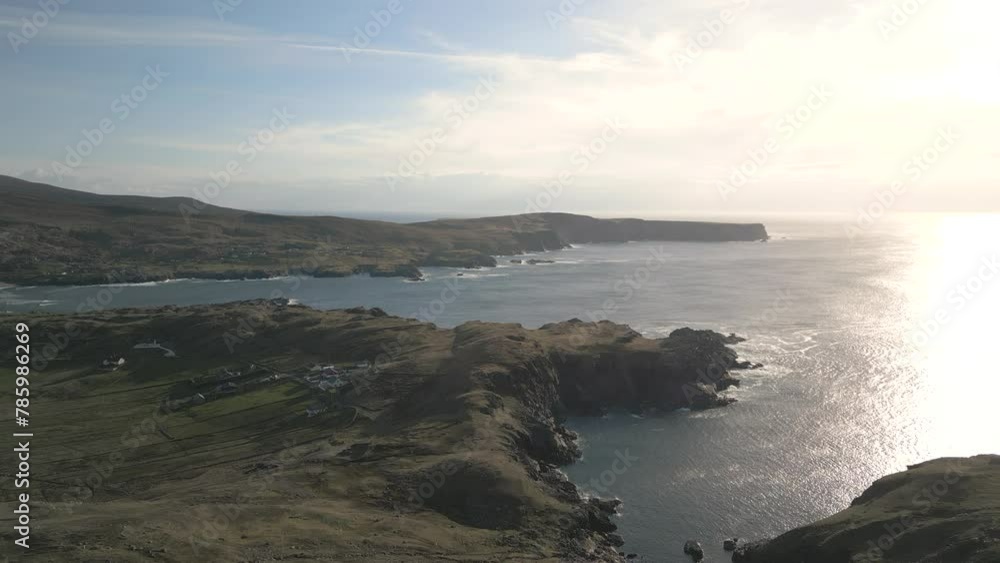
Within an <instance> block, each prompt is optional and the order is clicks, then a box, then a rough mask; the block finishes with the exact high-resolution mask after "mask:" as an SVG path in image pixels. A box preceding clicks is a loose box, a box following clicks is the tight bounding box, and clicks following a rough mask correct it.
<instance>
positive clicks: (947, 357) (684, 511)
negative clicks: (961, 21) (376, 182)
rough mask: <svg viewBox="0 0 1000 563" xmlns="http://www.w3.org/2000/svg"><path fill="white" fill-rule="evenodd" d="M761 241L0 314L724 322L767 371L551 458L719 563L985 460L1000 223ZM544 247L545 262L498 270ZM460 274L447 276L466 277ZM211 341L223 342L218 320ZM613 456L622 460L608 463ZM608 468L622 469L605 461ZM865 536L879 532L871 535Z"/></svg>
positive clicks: (993, 441) (638, 538) (925, 224)
mask: <svg viewBox="0 0 1000 563" xmlns="http://www.w3.org/2000/svg"><path fill="white" fill-rule="evenodd" d="M766 223H767V226H768V230H769V231H770V233H771V235H772V237H773V239H772V240H771V241H770V242H768V243H728V244H702V243H652V242H636V243H629V244H624V245H580V246H577V247H575V248H571V249H566V250H560V251H553V252H544V253H538V254H535V255H530V256H518V257H501V258H500V262H501V264H500V267H498V268H496V269H484V270H458V269H450V268H428V269H426V271H425V273H426V274H427V281H424V282H419V283H413V282H406V281H403V280H400V279H390V278H367V277H351V278H341V279H313V278H277V279H272V280H258V281H231V282H219V281H195V280H174V281H168V282H161V283H150V284H135V285H121V286H89V287H27V288H5V289H0V310H6V311H48V312H57V311H74V310H93V309H95V308H108V307H138V306H157V305H168V304H170V305H186V304H195V303H217V302H224V301H232V300H240V299H251V298H261V297H274V296H281V297H288V298H290V299H295V300H296V301H298V302H300V303H303V304H306V305H310V306H313V307H317V308H343V307H354V306H358V305H365V306H369V307H375V306H377V307H381V308H383V309H385V310H386V311H388V312H389V313H392V314H396V315H404V316H411V317H418V318H421V319H423V320H427V321H432V322H434V323H436V324H438V325H440V326H454V325H457V324H460V323H462V322H465V321H469V320H487V321H502V322H516V323H521V324H523V325H525V326H528V327H536V326H539V325H542V324H545V323H548V322H552V321H560V320H566V319H569V318H574V317H576V318H580V319H583V320H600V319H604V318H607V319H610V320H613V321H616V322H623V323H627V324H629V325H631V326H632V327H633V328H635V329H636V330H639V331H640V332H642V333H643V334H645V335H646V336H650V337H660V336H665V335H667V334H669V332H670V331H672V330H674V329H677V328H680V327H685V326H690V327H694V328H710V329H714V330H718V331H721V332H725V333H729V332H736V333H738V334H740V335H742V336H745V337H747V338H748V340H747V342H745V343H743V344H740V345H738V346H737V347H736V348H737V350H738V351H739V352H740V354H741V356H743V358H744V359H747V360H751V361H753V362H761V363H763V364H764V365H765V367H764V368H763V369H760V370H755V371H749V372H741V375H742V377H743V385H742V386H741V387H740V388H739V389H735V390H733V391H731V392H730V394H731V395H732V396H734V397H736V398H737V399H738V400H739V402H738V403H736V404H734V405H732V406H729V407H726V408H722V409H716V410H711V411H705V412H686V411H681V412H675V413H670V414H667V415H664V416H648V417H644V418H640V417H636V416H632V415H629V414H626V413H614V414H611V415H608V416H606V417H604V418H601V419H573V420H571V421H570V426H571V427H572V428H574V429H575V430H577V431H578V432H579V433H580V435H581V437H582V441H583V446H584V448H583V451H584V457H583V459H582V460H581V461H580V462H578V463H576V464H574V465H572V466H569V467H567V468H565V471H566V473H567V474H568V475H569V476H570V478H571V479H573V480H574V481H575V482H576V483H578V484H579V485H580V486H581V487H582V488H583V489H585V490H586V491H588V492H590V493H592V494H597V495H601V496H615V497H618V498H620V499H621V500H622V501H623V502H624V505H623V509H622V516H621V518H620V521H619V525H620V526H621V530H620V532H621V534H622V536H623V537H624V538H625V540H626V545H625V547H623V548H622V549H623V550H624V551H626V552H636V553H639V554H640V556H641V557H640V559H639V560H641V561H656V562H668V563H669V562H674V561H677V562H680V561H688V559H687V558H686V556H684V555H683V553H682V546H683V544H684V542H685V541H686V540H688V539H696V540H699V541H701V542H702V544H703V545H704V546H705V550H706V560H707V561H727V560H728V556H727V555H726V554H725V553H724V552H723V551H722V548H721V544H722V540H723V538H726V537H732V536H739V537H742V538H749V539H755V538H763V537H769V536H773V535H776V534H779V533H781V532H783V531H786V530H788V529H790V528H793V527H796V526H799V525H802V524H805V523H808V522H812V521H815V520H818V519H821V518H824V517H826V516H829V515H831V514H833V513H835V512H837V511H839V510H841V509H843V508H845V507H846V506H847V505H848V504H849V503H850V501H851V500H852V499H853V498H854V497H856V496H857V495H859V494H860V493H861V492H862V491H863V490H864V489H865V488H867V487H868V486H869V485H870V484H871V483H872V482H873V481H875V480H876V479H878V478H879V477H881V476H884V475H886V474H889V473H892V472H896V471H900V470H903V469H905V468H906V466H907V465H909V464H914V463H918V462H920V461H925V460H928V459H932V458H937V457H943V456H968V455H975V454H982V453H994V454H1000V433H998V432H997V428H1000V411H998V410H997V409H996V406H995V403H996V401H997V398H998V397H1000V373H998V366H1000V361H998V356H997V354H996V353H995V351H994V348H993V346H995V340H996V338H997V334H998V331H997V318H998V312H1000V289H998V288H997V286H1000V273H998V263H997V256H998V254H1000V217H997V216H983V215H897V216H894V217H892V218H886V219H885V220H882V221H878V222H875V223H874V224H872V225H864V226H863V227H864V228H863V229H861V230H860V232H857V231H855V232H853V236H849V235H848V232H847V230H846V228H845V227H847V226H848V225H851V224H853V223H844V222H843V221H840V220H833V219H829V218H826V219H824V218H815V219H810V220H792V219H789V218H777V219H774V220H771V221H766ZM513 258H517V259H529V258H538V259H546V260H555V263H554V264H538V265H528V264H511V263H510V260H511V259H513ZM460 274H461V275H460ZM220 345H222V341H221V336H220ZM620 457H624V458H625V459H628V460H629V464H628V466H627V467H625V469H624V470H621V467H622V465H621V464H614V463H613V462H614V460H615V459H618V458H620ZM614 468H618V469H619V471H617V472H616V471H614V470H613V469H614ZM876 539H877V538H873V540H876Z"/></svg>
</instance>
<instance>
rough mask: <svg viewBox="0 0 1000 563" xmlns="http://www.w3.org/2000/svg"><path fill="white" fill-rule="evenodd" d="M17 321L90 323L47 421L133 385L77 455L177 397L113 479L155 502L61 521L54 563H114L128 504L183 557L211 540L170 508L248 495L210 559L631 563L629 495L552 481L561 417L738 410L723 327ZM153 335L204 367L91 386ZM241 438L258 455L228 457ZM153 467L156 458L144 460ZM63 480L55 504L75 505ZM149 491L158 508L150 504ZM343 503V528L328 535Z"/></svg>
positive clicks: (243, 307)
mask: <svg viewBox="0 0 1000 563" xmlns="http://www.w3.org/2000/svg"><path fill="white" fill-rule="evenodd" d="M17 321H18V322H29V323H30V326H31V330H32V338H33V339H37V341H39V342H47V341H49V339H50V337H52V338H55V337H59V335H60V334H62V331H64V330H65V327H66V326H69V325H72V326H73V327H74V331H76V332H75V334H77V336H76V337H74V338H73V339H72V341H71V342H69V343H68V344H67V348H66V349H65V350H63V351H61V352H60V358H59V361H58V362H53V363H52V365H50V366H48V367H47V369H46V370H45V371H42V370H38V371H39V372H40V373H42V374H43V375H41V376H40V377H42V378H43V379H41V380H40V382H42V383H44V384H45V385H46V386H45V391H44V396H45V398H46V401H48V402H47V404H48V405H50V407H49V408H50V410H49V412H50V416H53V417H56V418H55V419H53V424H58V425H60V426H64V427H66V428H73V427H75V426H80V424H81V420H80V419H79V418H78V416H79V414H78V413H79V412H80V410H79V408H76V409H74V408H70V407H72V406H75V403H74V401H76V400H78V399H79V392H80V389H79V385H80V384H78V383H76V381H77V380H78V379H81V378H82V379H83V380H84V381H85V383H84V384H85V385H87V394H88V395H87V397H96V398H95V399H94V400H97V399H98V398H100V394H101V393H104V392H108V393H113V394H115V397H116V398H117V397H118V394H124V395H125V396H124V397H122V398H120V399H124V401H126V404H133V402H134V404H136V405H137V406H136V409H134V410H129V411H127V412H126V413H125V414H126V415H127V416H112V414H113V413H114V411H108V410H107V409H105V410H100V409H98V410H95V411H94V413H95V414H94V420H92V421H88V422H87V424H88V425H87V427H86V428H84V429H81V430H79V431H78V432H77V433H76V434H74V436H75V444H76V446H78V447H79V448H80V450H81V451H84V452H101V451H104V450H102V449H101V448H104V447H105V446H106V444H107V443H108V442H109V441H110V442H113V441H114V440H118V439H120V437H121V436H123V435H125V436H127V435H128V432H129V431H130V429H131V428H134V427H135V426H134V422H133V421H134V420H136V419H138V420H143V418H142V417H148V416H149V415H148V412H145V411H142V410H141V409H140V406H148V403H149V401H150V400H152V397H153V395H152V394H151V393H150V391H149V390H150V389H162V392H163V393H164V394H166V397H165V398H164V401H165V402H164V404H165V405H173V406H171V407H169V408H165V410H164V413H166V415H165V419H164V420H165V421H166V422H165V423H164V424H165V426H164V428H163V430H164V432H165V433H164V434H161V433H160V432H158V431H157V430H158V429H157V428H154V429H153V430H154V431H156V433H155V435H156V436H158V438H157V439H156V440H151V441H150V442H149V444H148V446H144V445H141V444H142V443H137V445H136V446H135V448H134V449H129V450H127V452H126V454H125V455H124V458H123V460H122V461H121V463H120V467H116V469H115V471H116V475H118V474H124V475H127V478H128V481H127V482H128V486H129V487H130V489H129V490H130V491H132V490H138V491H150V493H149V495H147V496H140V497H133V496H125V495H118V494H108V493H106V494H105V495H104V496H102V497H101V498H100V499H99V500H94V501H88V502H86V503H80V504H79V505H74V510H75V511H76V512H73V513H72V514H71V516H72V518H69V517H66V518H62V517H61V516H59V514H57V513H48V514H47V515H46V522H50V523H51V529H53V530H64V531H65V532H62V531H61V532H60V534H63V535H62V536H61V537H59V538H54V539H53V540H52V541H54V542H57V543H58V545H61V546H65V547H62V548H60V549H63V550H64V551H62V552H60V556H62V557H61V559H60V560H79V559H83V558H84V557H83V555H86V558H90V559H93V558H95V557H96V558H99V559H101V560H105V559H109V558H112V559H113V558H114V554H115V553H117V552H116V551H115V549H116V546H117V545H118V543H120V538H118V537H116V535H115V534H110V535H109V534H105V533H104V532H103V531H102V530H110V529H115V530H117V529H119V528H118V527H113V526H103V527H101V528H98V527H96V524H93V523H94V522H104V520H101V518H99V517H98V516H99V515H101V514H103V515H108V514H118V513H123V514H124V513H128V514H129V518H135V517H137V516H136V512H134V511H135V510H141V511H143V512H142V514H141V517H142V518H143V521H144V522H148V523H150V524H149V529H151V530H154V529H155V530H157V533H158V534H160V535H159V536H157V538H158V539H157V541H158V542H162V545H166V547H167V549H168V552H171V553H172V552H178V553H186V552H184V551H183V550H185V549H188V543H189V540H190V537H191V534H192V533H201V532H200V531H191V530H190V529H187V528H185V526H189V524H190V526H194V529H195V530H201V528H200V527H198V522H192V523H185V522H175V521H169V522H168V521H167V519H168V515H170V514H178V513H183V512H184V511H185V510H187V511H192V513H195V512H197V513H199V514H200V513H202V512H206V511H207V512H211V511H212V510H214V507H217V506H218V505H219V504H220V503H221V504H225V503H232V502H239V506H241V507H242V508H241V509H240V513H239V526H238V527H237V526H231V527H229V528H221V530H223V531H225V530H226V529H228V530H230V531H232V532H237V530H240V532H239V533H236V534H230V535H227V536H226V538H225V541H220V540H218V539H215V538H214V537H213V538H212V539H211V541H209V542H207V543H202V544H199V548H200V549H202V550H204V553H205V557H204V559H206V560H211V561H239V560H245V559H246V553H247V552H246V549H247V548H248V545H249V544H250V543H251V542H252V540H251V539H250V537H248V536H251V535H250V534H245V535H241V534H243V532H242V530H253V529H259V530H265V529H266V530H269V532H268V534H271V535H269V536H268V537H269V539H270V541H272V542H274V543H275V544H276V545H275V547H276V548H277V549H278V550H279V551H278V552H276V553H277V554H279V555H280V556H281V557H277V556H276V557H275V558H287V559H292V558H301V559H310V560H333V559H340V560H358V561H361V560H365V557H369V558H371V557H374V558H375V559H379V558H381V557H383V556H384V557H389V558H392V559H393V560H404V561H411V562H420V561H427V562H430V561H441V560H447V559H454V558H456V557H460V556H465V555H467V554H468V553H475V554H476V557H477V558H478V559H480V560H484V561H522V560H536V559H537V560H545V561H602V562H609V561H623V560H624V555H621V554H619V552H618V549H617V548H618V547H620V546H621V545H623V539H622V537H621V536H620V535H619V534H618V533H617V524H616V523H615V514H616V513H617V510H618V508H619V504H620V503H619V502H618V501H616V500H613V499H595V498H585V496H584V495H583V494H582V493H581V492H580V491H579V490H578V489H577V487H576V486H575V485H574V484H573V483H571V482H570V481H569V480H568V479H567V478H566V476H565V475H564V474H563V473H562V472H561V471H559V469H558V467H559V466H562V465H566V464H570V463H573V462H574V461H575V460H577V459H578V458H579V456H580V449H579V446H578V444H577V440H576V438H577V437H576V435H575V434H574V433H573V432H571V431H570V430H568V429H567V428H566V427H565V425H564V424H563V422H564V419H565V417H566V416H568V415H570V414H579V415H587V414H600V413H603V412H605V411H607V410H609V409H629V410H635V411H650V410H653V411H667V410H672V409H677V408H685V407H686V408H708V407H712V406H719V405H722V404H726V402H727V400H726V399H724V398H723V397H721V396H720V395H719V393H718V387H717V383H715V382H713V381H712V380H711V379H710V378H709V376H708V374H709V373H712V369H710V368H711V364H712V363H713V362H716V361H718V360H717V358H726V359H735V353H734V352H732V351H731V350H729V349H728V348H727V347H726V345H725V337H723V336H721V335H719V334H716V333H713V332H710V331H688V330H680V331H675V332H674V333H672V334H671V335H670V336H668V337H667V338H664V339H658V340H657V339H648V338H644V337H643V336H642V335H641V334H639V333H637V332H635V331H634V330H632V329H630V328H628V327H627V326H624V325H618V324H614V323H611V322H601V323H585V322H583V321H580V320H572V321H566V322H561V323H553V324H549V325H546V326H544V327H542V328H540V329H534V330H529V329H525V328H524V327H522V326H520V325H516V324H499V323H484V322H468V323H465V324H462V325H460V326H458V327H455V328H454V329H443V328H439V327H436V326H434V325H432V324H429V323H422V322H419V321H417V320H414V319H403V318H399V317H394V316H391V315H388V314H387V313H386V312H385V311H383V310H381V309H378V308H365V307H356V308H352V309H347V310H342V311H317V310H313V309H310V308H308V307H303V306H301V305H295V304H292V303H291V302H290V301H288V300H280V301H270V300H260V301H252V302H243V303H230V304H223V305H206V306H195V307H163V308H158V309H132V310H129V309H117V310H109V311H102V312H96V313H92V314H87V315H37V316H28V317H25V316H23V315H21V316H20V317H18V319H17ZM150 337H156V338H159V339H160V340H161V341H163V340H168V339H169V340H170V341H171V342H172V343H173V344H174V347H175V348H176V349H177V350H178V354H179V356H180V357H182V358H183V362H185V363H184V364H177V366H190V367H187V368H184V367H181V368H179V369H181V370H182V371H180V372H179V373H177V372H175V371H176V370H172V369H170V368H171V367H172V366H173V365H174V364H170V363H164V360H163V359H162V358H159V357H156V358H149V357H146V356H128V362H127V364H126V366H128V367H127V368H126V369H125V370H123V372H122V373H121V379H120V380H115V384H114V385H106V384H105V383H104V382H105V381H108V380H109V378H107V377H105V373H104V372H103V371H100V370H98V371H97V372H95V373H94V374H93V376H91V375H81V374H88V373H90V371H92V370H93V369H94V366H93V363H94V360H93V358H95V357H106V356H108V355H109V354H110V353H111V352H113V351H114V350H115V346H117V344H116V343H120V342H125V343H128V342H134V341H138V340H140V339H148V338H150ZM8 353H11V352H8ZM126 355H128V354H126ZM8 359H9V358H8ZM329 365H335V366H338V367H339V369H340V370H341V374H342V375H341V376H340V377H344V378H346V381H345V382H344V385H343V386H338V387H337V388H336V389H335V390H326V391H324V390H323V389H316V388H315V386H314V385H311V384H309V381H308V378H309V376H310V375H309V374H312V373H313V372H314V369H313V368H314V367H315V366H329ZM132 370H134V372H133V371H132ZM219 373H225V374H237V375H233V376H231V377H238V378H242V379H237V380H235V381H232V382H231V381H230V379H229V378H228V376H227V379H226V382H227V383H230V382H231V383H232V385H233V388H234V391H233V393H231V394H226V395H218V394H217V395H211V394H206V393H204V391H205V390H206V389H208V390H210V389H213V388H216V387H217V386H219V385H220V381H219V379H218V377H217V374H219ZM722 373H726V372H725V371H724V370H723V371H722ZM139 374H142V376H141V378H139V377H138V376H139ZM130 382H134V383H135V385H134V388H133V386H130V384H129V383H130ZM691 389H695V390H696V391H695V392H694V393H693V394H692V391H691ZM199 393H201V395H202V397H203V399H202V400H201V401H198V402H197V404H195V402H193V401H192V402H191V403H190V404H185V405H184V406H183V414H179V413H178V412H174V411H177V410H178V408H177V403H178V399H179V398H182V397H192V396H196V395H197V394H199ZM140 397H141V399H140ZM88 400H90V399H88ZM128 401H131V402H128ZM154 402H155V401H154ZM105 413H107V414H105ZM170 413H173V414H170ZM189 417H190V418H189ZM216 419H224V420H223V421H222V422H220V423H218V424H221V425H224V426H219V428H224V429H225V431H219V432H211V431H208V432H206V433H199V434H197V438H198V440H199V448H198V449H197V450H196V451H192V450H184V449H183V448H180V447H175V445H176V444H177V443H175V442H173V440H174V439H175V438H176V439H178V440H180V439H188V438H189V437H193V436H195V435H194V434H189V432H193V431H189V430H187V429H188V428H189V427H190V426H191V425H190V424H188V423H187V421H188V420H197V421H199V422H200V423H203V424H204V425H205V428H204V429H199V430H198V432H203V431H204V430H205V429H208V430H211V429H213V428H216V426H213V425H214V424H216V423H215V422H213V421H214V420H216ZM171 436H173V437H171ZM289 436H294V437H295V440H294V442H295V443H297V444H300V446H298V447H297V449H296V448H292V449H296V451H297V453H295V454H294V455H291V456H289V457H288V459H286V460H285V461H283V462H281V463H280V464H276V463H274V460H273V459H272V457H271V456H273V455H274V454H276V453H279V452H282V451H283V450H285V449H289V448H291V446H287V445H285V444H286V438H288V437H289ZM164 439H166V441H164ZM234 440H236V441H239V443H240V444H245V447H243V446H241V447H238V448H232V447H227V446H228V445H230V444H231V443H232V442H233V441H234ZM178 443H179V442H178ZM32 453H33V455H34V454H35V452H34V451H33V452H32ZM38 455H39V458H40V459H46V457H45V456H46V455H47V456H48V458H47V459H46V461H49V460H51V465H48V463H46V464H40V466H41V467H44V468H45V470H44V471H45V472H44V473H43V474H42V475H40V478H42V479H51V478H52V477H54V476H59V475H61V476H64V478H65V479H66V480H65V481H62V482H65V483H75V482H76V481H75V480H76V479H77V478H79V479H83V478H85V477H86V476H87V475H88V474H90V472H91V471H92V469H91V467H90V466H89V465H87V464H85V463H83V462H82V461H81V460H80V459H79V458H77V457H67V456H65V455H63V454H62V453H61V452H59V451H58V450H53V451H52V452H51V453H49V452H48V451H47V450H42V451H39V452H38ZM151 456H152V457H154V458H155V459H157V460H158V462H157V463H149V462H148V461H149V459H150V458H151ZM626 456H627V454H626ZM624 462H625V463H629V462H630V458H627V457H626V459H625V460H624ZM247 467H251V468H252V471H254V472H258V471H259V472H264V473H267V472H272V471H273V472H274V474H273V475H271V476H270V477H271V478H272V480H271V481H269V482H271V483H274V486H275V489H274V490H271V489H268V488H267V487H264V488H263V490H261V489H257V488H254V487H250V486H247V485H246V475H247V471H248V469H247ZM259 468H264V469H259ZM279 468H280V469H279ZM188 479H196V480H197V485H193V484H192V483H193V481H192V482H189V481H187V480H188ZM52 482H53V483H55V484H54V485H52V488H50V489H47V490H46V495H48V496H47V497H46V499H48V500H52V499H60V498H64V496H65V495H66V494H69V491H67V490H66V489H65V488H62V487H61V486H58V483H60V481H55V480H53V481H52ZM66 487H70V485H66ZM133 488H134V489H133ZM206 490H210V491H211V494H210V495H207V494H206V493H204V492H203V491H206ZM234 499H237V500H235V501H234ZM0 500H9V499H3V498H0ZM136 500H140V501H142V502H143V503H145V504H143V505H142V506H141V507H140V508H136V505H135V502H136ZM126 504H127V506H126ZM306 505H308V506H307V507H306ZM146 506H148V507H149V510H148V511H146V510H145V508H144V507H146ZM345 510H347V511H348V512H349V513H350V514H351V517H350V518H349V519H344V520H342V521H345V522H346V521H348V520H349V522H350V527H349V528H348V529H341V528H340V527H339V526H329V522H330V521H332V520H331V519H336V518H344V517H343V516H342V514H343V513H344V511H345ZM289 515H293V516H289ZM286 516H287V517H286ZM317 529H322V530H323V534H322V538H321V539H317V536H316V530H317ZM116 533H117V532H116ZM83 536H87V537H93V538H96V539H95V540H94V542H93V545H95V546H97V547H95V548H94V549H93V550H88V551H87V552H86V553H85V554H83V555H81V554H80V553H76V552H75V551H73V550H74V549H75V547H74V546H75V544H73V542H71V541H68V538H69V537H83ZM199 537H200V536H199ZM251 537H252V536H251ZM358 537H363V538H364V539H365V540H366V541H363V542H359V541H358ZM279 538H288V539H287V540H285V539H279ZM88 543H91V542H88ZM304 546H305V547H304ZM78 555H79V557H78ZM98 556H100V557H98Z"/></svg>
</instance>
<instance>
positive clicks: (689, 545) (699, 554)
mask: <svg viewBox="0 0 1000 563" xmlns="http://www.w3.org/2000/svg"><path fill="white" fill-rule="evenodd" d="M684 553H686V554H688V555H690V556H691V559H694V560H695V561H701V560H702V559H704V558H705V550H704V549H702V548H701V544H700V543H698V542H696V541H694V540H688V541H687V542H685V543H684Z"/></svg>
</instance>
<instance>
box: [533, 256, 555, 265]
mask: <svg viewBox="0 0 1000 563" xmlns="http://www.w3.org/2000/svg"><path fill="white" fill-rule="evenodd" d="M555 263H556V261H555V260H539V259H537V258H532V259H531V260H528V264H531V265H532V266H534V265H535V264H555Z"/></svg>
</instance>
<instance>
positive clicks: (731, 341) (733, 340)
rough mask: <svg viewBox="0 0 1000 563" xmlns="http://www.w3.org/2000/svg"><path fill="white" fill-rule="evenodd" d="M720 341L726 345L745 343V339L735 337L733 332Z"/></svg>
mask: <svg viewBox="0 0 1000 563" xmlns="http://www.w3.org/2000/svg"><path fill="white" fill-rule="evenodd" d="M722 341H723V342H725V343H726V344H739V343H740V342H746V341H747V339H746V338H743V337H742V336H736V333H735V332H730V333H729V336H724V337H723V338H722Z"/></svg>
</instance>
